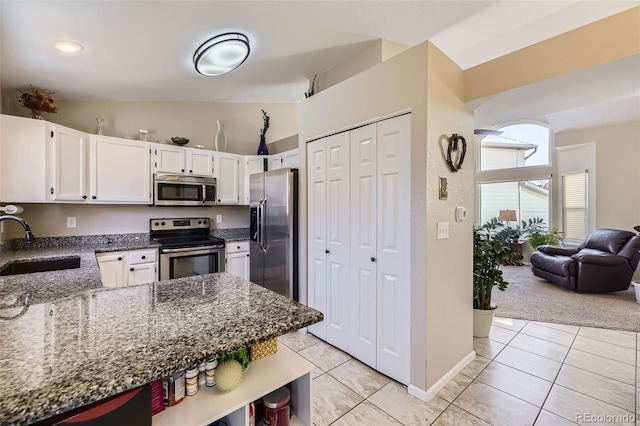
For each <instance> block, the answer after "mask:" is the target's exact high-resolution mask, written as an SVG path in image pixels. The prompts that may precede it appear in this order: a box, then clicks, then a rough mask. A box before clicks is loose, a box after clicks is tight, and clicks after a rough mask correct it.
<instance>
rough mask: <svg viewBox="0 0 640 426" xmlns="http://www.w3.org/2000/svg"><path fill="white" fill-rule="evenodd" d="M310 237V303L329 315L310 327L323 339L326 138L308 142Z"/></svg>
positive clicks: (325, 326) (324, 309) (324, 306)
mask: <svg viewBox="0 0 640 426" xmlns="http://www.w3.org/2000/svg"><path fill="white" fill-rule="evenodd" d="M307 161H308V164H307V170H308V178H307V194H308V200H309V201H308V212H307V218H308V223H307V226H308V227H307V229H308V231H307V241H308V248H309V252H308V259H307V265H308V272H307V281H308V285H309V290H308V291H309V295H308V303H309V306H310V307H312V308H314V309H317V310H319V311H320V312H322V313H323V314H324V315H325V320H324V321H322V322H320V323H317V324H314V325H312V326H310V327H309V331H310V332H311V333H313V334H315V335H316V336H318V337H319V338H321V339H324V340H326V338H327V321H326V315H327V277H326V274H327V254H326V253H325V250H326V247H327V227H326V226H327V195H326V179H327V176H326V173H327V170H326V164H327V159H326V149H325V140H324V139H320V140H317V141H313V142H310V143H309V144H307Z"/></svg>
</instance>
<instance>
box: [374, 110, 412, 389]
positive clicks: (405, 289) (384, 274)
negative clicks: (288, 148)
mask: <svg viewBox="0 0 640 426" xmlns="http://www.w3.org/2000/svg"><path fill="white" fill-rule="evenodd" d="M410 147H411V120H410V116H409V115H403V116H399V117H395V118H391V119H388V120H384V121H380V122H378V123H377V149H378V151H377V152H378V158H377V171H376V173H377V175H376V179H377V182H378V185H377V208H376V211H377V232H376V233H377V237H378V238H377V259H378V261H377V285H378V289H377V291H378V298H377V307H378V317H377V356H376V362H377V370H378V371H380V372H382V373H384V374H386V375H388V376H390V377H392V378H394V379H395V380H397V381H399V382H401V383H404V384H408V383H409V373H410V370H409V363H410V331H411V323H410V314H409V306H410V300H411V299H410V298H411V287H410V286H411V283H410V277H411V275H410V273H409V271H410V266H411V264H410V253H409V247H410V231H411V226H410V225H411V222H410V220H411V217H410V214H409V210H410V205H411V203H410V201H411V199H410V189H411V187H410V186H411V179H410V152H411V151H410Z"/></svg>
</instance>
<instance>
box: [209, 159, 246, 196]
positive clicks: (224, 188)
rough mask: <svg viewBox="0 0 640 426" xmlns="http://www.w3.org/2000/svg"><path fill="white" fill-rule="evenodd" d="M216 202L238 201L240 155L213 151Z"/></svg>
mask: <svg viewBox="0 0 640 426" xmlns="http://www.w3.org/2000/svg"><path fill="white" fill-rule="evenodd" d="M214 157H215V162H214V163H215V165H214V168H215V173H214V176H215V177H216V191H217V197H218V204H239V203H240V156H239V155H237V154H230V153H228V152H217V151H215V152H214Z"/></svg>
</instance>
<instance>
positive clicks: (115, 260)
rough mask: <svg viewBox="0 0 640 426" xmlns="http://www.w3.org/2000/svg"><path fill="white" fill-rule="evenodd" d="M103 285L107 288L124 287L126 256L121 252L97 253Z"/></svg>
mask: <svg viewBox="0 0 640 426" xmlns="http://www.w3.org/2000/svg"><path fill="white" fill-rule="evenodd" d="M96 259H97V260H98V266H99V267H100V276H101V277H102V285H103V286H105V287H124V285H125V283H124V255H123V253H120V252H112V253H97V254H96Z"/></svg>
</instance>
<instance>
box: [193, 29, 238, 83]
mask: <svg viewBox="0 0 640 426" xmlns="http://www.w3.org/2000/svg"><path fill="white" fill-rule="evenodd" d="M249 50H250V49H249V39H248V38H247V36H246V35H244V34H241V33H225V34H220V35H217V36H215V37H213V38H211V39H209V40H207V41H206V42H204V43H203V44H202V45H201V46H200V47H198V49H197V50H196V53H195V54H194V55H193V64H194V65H195V67H196V71H198V72H199V73H200V74H202V75H210V76H216V75H221V74H225V73H228V72H229V71H231V70H234V69H236V68H238V67H239V66H240V65H242V63H243V62H244V61H246V60H247V58H248V57H249Z"/></svg>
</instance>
